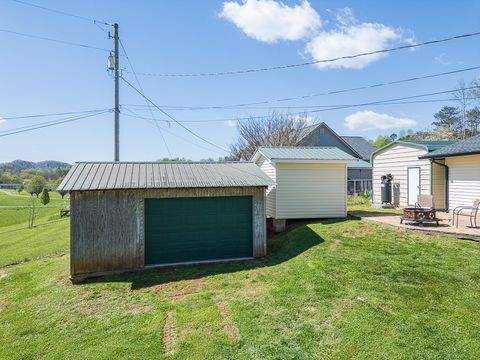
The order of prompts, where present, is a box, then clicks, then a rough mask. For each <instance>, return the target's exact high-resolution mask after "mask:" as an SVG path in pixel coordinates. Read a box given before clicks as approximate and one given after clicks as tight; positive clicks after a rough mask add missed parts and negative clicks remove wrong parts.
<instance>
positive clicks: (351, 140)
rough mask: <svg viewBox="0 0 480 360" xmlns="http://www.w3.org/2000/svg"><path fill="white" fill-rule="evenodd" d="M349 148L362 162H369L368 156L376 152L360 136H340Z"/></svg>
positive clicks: (374, 148)
mask: <svg viewBox="0 0 480 360" xmlns="http://www.w3.org/2000/svg"><path fill="white" fill-rule="evenodd" d="M340 137H341V138H342V139H343V140H344V141H345V142H346V143H347V144H348V145H350V147H351V148H353V149H354V150H355V151H356V152H357V153H358V154H359V155H360V156H361V157H362V159H363V160H370V156H371V155H372V153H373V152H374V151H376V150H377V148H376V147H375V146H373V145H372V144H370V143H369V142H368V141H367V140H365V138H363V137H361V136H340Z"/></svg>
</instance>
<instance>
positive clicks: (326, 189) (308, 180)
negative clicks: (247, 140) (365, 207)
mask: <svg viewBox="0 0 480 360" xmlns="http://www.w3.org/2000/svg"><path fill="white" fill-rule="evenodd" d="M252 161H253V162H255V163H256V164H257V166H259V167H260V169H262V170H263V172H264V173H265V174H267V175H268V176H269V177H270V178H271V179H272V181H274V182H275V183H274V184H272V185H270V186H269V187H268V189H267V217H270V218H273V219H274V220H273V224H274V228H275V230H276V231H283V229H284V228H285V220H286V219H308V218H310V219H312V218H343V217H346V216H347V164H354V163H357V161H358V159H356V158H354V157H353V156H351V155H349V154H347V153H346V152H344V151H342V150H340V149H338V148H336V147H298V146H297V147H275V146H265V147H260V148H258V149H257V151H256V152H255V154H254V155H253V157H252Z"/></svg>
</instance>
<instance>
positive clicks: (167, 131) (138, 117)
mask: <svg viewBox="0 0 480 360" xmlns="http://www.w3.org/2000/svg"><path fill="white" fill-rule="evenodd" d="M127 110H128V109H127ZM128 111H130V112H132V114H125V113H124V114H123V115H125V116H128V117H131V118H134V119H141V120H145V121H147V122H148V123H151V121H152V119H151V118H147V117H144V116H140V115H138V114H135V113H134V112H133V111H131V110H128ZM153 121H154V122H155V123H158V122H161V121H165V122H166V121H167V120H158V119H155V120H153ZM162 130H163V131H165V132H166V133H168V134H170V135H172V136H174V137H177V138H179V139H181V140H183V141H185V142H186V143H188V144H192V145H195V146H197V147H199V148H201V149H204V150H208V151H213V152H215V153H217V154H220V155H224V154H225V152H223V151H222V152H220V151H217V150H214V149H211V148H207V147H205V146H203V145H200V144H197V143H195V142H193V141H191V140H189V139H187V138H184V137H182V136H180V135H178V134H175V133H174V132H172V131H169V130H167V129H165V128H163V129H162ZM170 157H172V155H170Z"/></svg>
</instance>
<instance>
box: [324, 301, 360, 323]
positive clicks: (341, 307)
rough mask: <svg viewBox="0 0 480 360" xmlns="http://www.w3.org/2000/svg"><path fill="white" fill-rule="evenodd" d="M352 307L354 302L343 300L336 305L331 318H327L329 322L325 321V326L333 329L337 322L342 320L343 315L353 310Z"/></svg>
mask: <svg viewBox="0 0 480 360" xmlns="http://www.w3.org/2000/svg"><path fill="white" fill-rule="evenodd" d="M352 306H353V303H352V300H350V299H341V300H340V301H338V302H337V303H336V304H335V306H334V308H333V310H332V312H331V313H330V316H329V317H328V318H327V320H325V322H324V323H323V324H324V325H325V326H326V327H328V328H331V327H333V324H334V323H335V321H337V320H338V319H339V318H341V317H342V315H343V314H345V313H346V312H348V311H350V310H351V309H352Z"/></svg>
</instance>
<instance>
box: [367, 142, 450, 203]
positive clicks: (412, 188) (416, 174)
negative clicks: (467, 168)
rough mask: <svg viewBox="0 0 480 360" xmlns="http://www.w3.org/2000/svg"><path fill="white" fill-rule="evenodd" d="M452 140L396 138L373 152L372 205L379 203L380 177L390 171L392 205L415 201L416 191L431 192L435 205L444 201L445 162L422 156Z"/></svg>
mask: <svg viewBox="0 0 480 360" xmlns="http://www.w3.org/2000/svg"><path fill="white" fill-rule="evenodd" d="M453 143H454V142H453V141H395V142H393V143H391V144H388V145H386V146H384V147H382V148H380V149H378V150H377V151H375V152H374V153H373V154H372V159H371V164H372V168H373V173H372V177H373V198H372V202H373V206H374V207H380V206H381V204H382V200H381V177H382V176H383V175H387V174H391V175H392V176H393V183H392V193H393V194H392V195H393V196H392V202H393V205H396V206H400V207H406V206H411V205H414V204H415V202H416V201H417V196H418V195H419V194H430V195H433V200H434V202H435V206H436V207H437V208H438V209H441V208H445V207H446V206H447V205H446V201H445V200H446V193H447V192H446V184H445V171H446V170H445V169H446V168H445V162H444V160H443V159H442V160H438V161H430V160H429V159H426V158H422V157H424V156H426V155H428V154H429V153H432V152H435V151H436V150H439V149H442V148H443V147H445V146H448V145H451V144H453Z"/></svg>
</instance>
